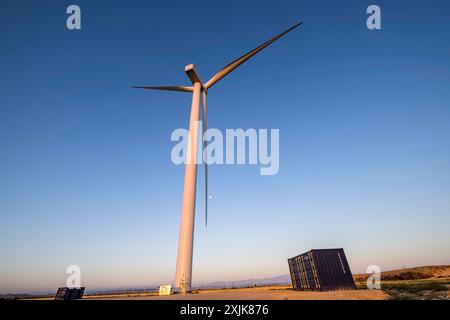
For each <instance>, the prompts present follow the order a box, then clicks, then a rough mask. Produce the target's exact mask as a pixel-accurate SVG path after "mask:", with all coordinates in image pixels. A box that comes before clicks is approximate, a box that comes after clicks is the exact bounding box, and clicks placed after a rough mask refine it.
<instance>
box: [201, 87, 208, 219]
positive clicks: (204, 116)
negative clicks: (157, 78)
mask: <svg viewBox="0 0 450 320" xmlns="http://www.w3.org/2000/svg"><path fill="white" fill-rule="evenodd" d="M202 114H203V121H202V123H203V135H204V134H205V132H206V130H208V125H207V122H206V121H207V117H206V90H202ZM202 138H204V137H202ZM202 140H203V151H205V149H206V146H207V142H206V141H205V139H202ZM202 154H203V155H204V159H203V160H204V161H203V162H204V164H205V226H208V159H207V158H206V153H205V152H202Z"/></svg>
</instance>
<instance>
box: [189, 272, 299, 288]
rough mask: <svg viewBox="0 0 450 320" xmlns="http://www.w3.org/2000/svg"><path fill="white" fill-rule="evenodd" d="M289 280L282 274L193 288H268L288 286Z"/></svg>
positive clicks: (287, 276)
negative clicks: (280, 285) (281, 285)
mask: <svg viewBox="0 0 450 320" xmlns="http://www.w3.org/2000/svg"><path fill="white" fill-rule="evenodd" d="M290 283H291V278H290V276H289V275H288V274H282V275H279V276H275V277H270V278H264V279H245V280H238V281H215V282H210V283H206V284H202V285H198V286H195V287H197V288H199V289H214V288H242V287H253V286H268V285H276V284H290Z"/></svg>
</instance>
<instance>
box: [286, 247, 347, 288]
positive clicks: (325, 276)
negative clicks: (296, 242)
mask: <svg viewBox="0 0 450 320" xmlns="http://www.w3.org/2000/svg"><path fill="white" fill-rule="evenodd" d="M288 263H289V271H290V273H291V280H292V286H293V287H294V289H296V290H313V291H335V290H354V289H355V282H354V280H353V275H352V272H351V271H350V266H349V265H348V262H347V258H346V257H345V253H344V249H342V248H341V249H313V250H310V251H308V252H305V253H303V254H300V255H298V256H296V257H293V258H291V259H288Z"/></svg>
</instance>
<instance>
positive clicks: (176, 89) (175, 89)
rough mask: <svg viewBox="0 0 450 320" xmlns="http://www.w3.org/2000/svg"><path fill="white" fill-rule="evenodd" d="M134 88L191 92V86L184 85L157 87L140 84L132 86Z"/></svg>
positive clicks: (192, 89)
mask: <svg viewBox="0 0 450 320" xmlns="http://www.w3.org/2000/svg"><path fill="white" fill-rule="evenodd" d="M131 88H135V89H147V90H164V91H180V92H193V91H194V88H193V87H185V86H158V87H142V86H132V87H131Z"/></svg>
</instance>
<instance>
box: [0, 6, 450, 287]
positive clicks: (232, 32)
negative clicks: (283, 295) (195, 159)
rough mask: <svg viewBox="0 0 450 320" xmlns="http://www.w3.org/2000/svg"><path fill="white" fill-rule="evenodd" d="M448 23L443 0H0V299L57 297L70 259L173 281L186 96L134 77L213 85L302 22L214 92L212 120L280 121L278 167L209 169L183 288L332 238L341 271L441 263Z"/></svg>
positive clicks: (280, 262) (447, 170)
mask: <svg viewBox="0 0 450 320" xmlns="http://www.w3.org/2000/svg"><path fill="white" fill-rule="evenodd" d="M70 4H78V5H79V6H80V7H81V11H82V30H80V31H69V30H67V29H66V17H67V14H66V8H67V6H68V5H70ZM370 4H378V5H379V6H380V7H381V10H382V30H380V31H370V30H368V29H367V28H366V19H367V17H368V15H367V14H366V8H367V7H368V6H369V5H370ZM449 14H450V3H449V2H448V1H432V2H430V1H378V0H377V1H340V2H339V3H338V1H298V0H295V1H294V0H292V1H256V0H251V1H226V2H225V1H223V2H219V1H168V2H162V1H81V0H77V1H0V34H1V50H0V293H5V292H32V291H39V290H55V288H56V287H58V286H64V285H65V279H66V276H67V275H66V273H65V271H66V267H67V266H68V265H72V264H76V265H79V266H80V267H81V270H82V284H83V285H85V286H86V287H88V289H93V288H113V287H138V286H147V285H155V284H156V285H157V284H163V283H171V282H173V280H174V274H175V262H176V252H177V241H178V227H179V221H180V209H181V193H182V183H183V174H184V169H183V167H181V166H175V165H174V164H172V162H171V160H170V152H171V148H172V147H173V145H174V143H173V142H171V141H170V135H171V132H172V131H173V130H174V129H176V128H183V127H186V126H187V124H188V117H189V108H190V99H191V97H190V95H189V94H183V93H168V92H150V91H138V90H133V89H130V88H129V86H130V85H165V84H175V85H178V84H180V85H187V84H189V80H188V79H187V77H186V75H185V74H184V66H185V65H186V64H188V63H195V64H196V67H197V70H198V71H199V73H200V75H201V76H202V78H203V79H204V80H207V79H209V77H211V76H212V75H213V74H214V73H215V72H216V71H218V70H219V69H220V68H222V67H223V66H224V65H226V64H227V63H229V62H230V61H232V60H233V59H235V58H237V57H238V56H240V55H242V54H243V53H245V52H247V51H248V50H250V49H252V48H254V47H255V46H257V45H259V44H260V43H262V42H264V41H266V40H268V39H269V38H270V37H271V36H273V35H275V34H277V33H279V32H280V31H282V30H284V29H286V28H287V27H289V26H290V25H293V24H294V23H296V22H298V21H299V20H303V21H304V22H305V23H304V25H303V26H301V27H300V28H299V29H296V30H295V31H293V32H292V33H290V34H289V35H287V36H286V37H284V38H282V39H281V40H280V41H278V42H277V43H276V44H274V45H273V46H270V47H269V48H267V49H265V50H264V51H263V52H262V53H260V54H258V55H257V56H256V57H255V58H253V59H252V60H250V61H248V62H246V63H245V64H244V65H243V66H241V67H240V68H239V69H237V70H236V71H234V72H233V73H232V74H231V75H229V76H228V77H226V78H225V79H223V80H222V81H221V82H220V83H219V84H217V85H216V86H215V87H214V88H213V89H212V90H211V91H210V93H209V95H208V108H209V109H208V124H209V126H210V127H213V128H218V129H221V130H224V129H225V128H244V129H248V128H279V129H280V171H279V173H278V174H277V175H274V176H261V175H260V174H259V167H258V166H251V165H246V166H236V165H235V166H225V165H224V166H217V165H216V166H211V167H210V171H209V172H210V175H209V178H210V184H209V185H210V194H211V196H212V199H210V215H209V225H208V227H207V228H205V226H204V210H203V208H204V205H203V199H202V198H199V199H198V201H197V214H196V230H195V243H194V266H193V280H194V283H195V284H200V283H206V282H210V281H216V280H225V281H231V280H239V279H248V278H264V277H270V276H275V275H280V274H286V273H288V266H287V261H286V259H287V258H289V257H292V256H294V255H297V254H299V253H302V252H304V251H307V250H309V249H311V248H327V247H343V248H344V249H345V251H346V254H347V257H348V259H349V262H350V266H351V268H352V271H353V272H365V271H366V268H367V266H369V265H373V264H375V265H379V266H381V268H382V269H385V270H386V269H392V268H401V267H404V266H406V267H407V266H417V265H433V264H450V254H449V252H450V250H449V245H450V232H449V231H450V230H449V229H450V228H449V227H450V90H449V88H450V59H449V57H450V42H449V38H450V19H449ZM198 179H199V180H198V193H199V194H200V196H201V195H202V194H203V190H204V189H203V188H204V186H203V175H202V172H200V174H199V177H198Z"/></svg>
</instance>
